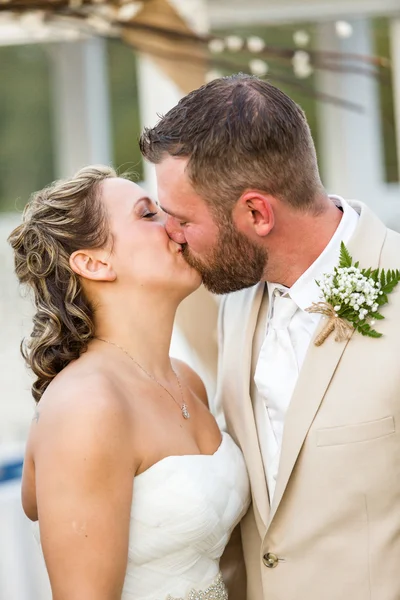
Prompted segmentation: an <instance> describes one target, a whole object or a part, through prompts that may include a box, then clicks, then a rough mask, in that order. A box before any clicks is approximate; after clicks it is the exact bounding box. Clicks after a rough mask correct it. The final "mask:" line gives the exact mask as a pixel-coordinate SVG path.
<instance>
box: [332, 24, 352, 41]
mask: <svg viewBox="0 0 400 600" xmlns="http://www.w3.org/2000/svg"><path fill="white" fill-rule="evenodd" d="M335 30H336V35H337V36H338V37H340V38H344V39H346V38H349V37H351V36H352V35H353V26H352V25H351V23H348V22H347V21H336V23H335Z"/></svg>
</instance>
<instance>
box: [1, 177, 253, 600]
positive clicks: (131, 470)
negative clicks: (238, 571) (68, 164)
mask: <svg viewBox="0 0 400 600" xmlns="http://www.w3.org/2000/svg"><path fill="white" fill-rule="evenodd" d="M9 241H10V243H11V245H12V248H13V250H14V255H15V268H16V273H17V276H18V278H19V281H20V282H21V283H23V284H26V285H27V286H28V287H29V288H30V289H31V290H32V292H33V296H34V300H35V306H36V313H35V315H34V326H33V331H32V335H31V338H30V339H29V340H28V342H27V344H26V345H25V349H24V356H25V358H26V361H27V363H28V365H29V366H30V368H31V369H32V371H33V373H34V375H35V381H34V383H33V388H32V391H33V396H34V399H35V401H36V402H37V410H36V414H35V417H34V419H33V422H32V426H31V431H30V434H29V440H28V443H27V448H26V456H25V465H24V473H23V482H22V501H23V507H24V510H25V513H26V514H27V516H28V517H29V518H30V519H31V520H32V521H35V522H37V523H38V528H37V531H36V533H37V535H38V537H39V530H40V542H41V546H42V550H43V554H44V558H45V561H46V566H47V570H48V573H49V578H50V583H51V588H52V593H53V600H75V599H76V598H85V600H120V599H122V600H183V599H185V600H196V599H201V600H209V599H210V600H211V599H213V600H222V599H226V598H227V591H226V587H225V585H224V582H223V580H222V576H221V574H220V570H219V559H220V557H221V555H222V553H223V551H224V548H225V546H226V544H227V542H228V540H229V537H230V534H231V532H232V530H233V528H234V527H235V525H236V524H237V523H238V521H239V520H240V519H241V517H242V516H243V515H244V513H245V512H246V510H247V507H248V503H249V484H248V479H247V473H246V468H245V465H244V461H243V457H242V455H241V453H240V451H239V449H238V448H237V446H236V445H235V444H234V442H233V441H232V439H231V438H230V437H229V436H228V435H227V434H225V433H222V434H221V432H220V430H219V429H218V426H217V424H216V422H215V420H214V418H213V416H212V415H211V413H210V412H209V410H208V406H207V397H206V392H205V389H204V386H203V384H202V382H201V380H200V379H199V377H198V376H197V375H196V373H194V372H193V371H192V369H190V368H189V367H188V366H187V365H186V364H184V363H183V362H181V361H178V360H174V359H171V358H170V357H169V346H170V341H171V334H172V328H173V322H174V316H175V312H176V309H177V307H178V305H179V303H180V302H181V301H182V300H183V299H184V298H185V297H186V296H188V295H189V294H190V293H192V292H193V291H194V290H196V288H198V286H199V285H200V283H201V281H200V276H199V274H198V273H197V271H195V270H193V269H192V268H191V267H190V266H189V265H188V264H187V263H186V261H185V260H184V258H183V256H182V253H181V247H180V245H179V244H177V243H175V242H174V241H172V240H171V239H170V238H169V237H168V235H167V234H166V231H165V229H164V226H163V215H162V214H161V213H160V211H159V209H158V207H157V205H156V204H155V203H154V202H153V201H152V200H151V199H149V198H148V197H147V196H146V194H145V192H144V191H143V190H142V189H141V188H140V187H139V186H137V185H136V184H134V183H132V182H131V181H128V180H126V179H123V178H119V177H117V175H116V173H115V172H114V171H113V170H112V169H110V168H108V167H102V166H91V167H87V168H84V169H82V170H81V171H79V172H78V173H77V174H76V176H75V177H74V178H72V179H70V180H66V181H62V182H56V183H55V184H53V185H51V186H50V187H47V188H45V189H44V190H42V191H40V192H37V193H36V194H34V195H33V197H32V199H31V201H30V202H29V204H28V206H27V207H26V210H25V212H24V216H23V222H22V224H21V225H19V226H18V227H17V228H16V229H15V230H14V231H13V232H12V233H11V235H10V238H9ZM194 318H195V316H194Z"/></svg>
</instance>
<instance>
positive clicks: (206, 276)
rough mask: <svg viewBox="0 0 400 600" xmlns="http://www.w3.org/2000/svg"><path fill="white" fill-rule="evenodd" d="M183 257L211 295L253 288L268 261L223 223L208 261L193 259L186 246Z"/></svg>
mask: <svg viewBox="0 0 400 600" xmlns="http://www.w3.org/2000/svg"><path fill="white" fill-rule="evenodd" d="M183 256H184V257H185V259H186V261H187V262H188V263H189V265H190V266H191V267H193V268H194V269H197V271H199V272H200V273H201V275H202V277H203V283H204V285H205V287H206V288H207V289H208V290H209V291H210V292H212V293H213V294H228V293H229V292H236V291H237V290H242V289H243V288H248V287H251V286H253V285H255V284H256V283H258V282H259V281H261V279H262V277H263V273H264V271H265V267H266V264H267V260H268V254H267V251H266V250H265V249H264V248H260V247H259V246H257V245H256V244H254V243H253V242H251V241H250V240H249V239H248V238H247V237H246V236H245V235H243V234H242V233H240V232H239V231H238V230H237V229H236V228H235V227H234V226H233V225H232V223H230V222H226V221H225V222H224V223H223V224H221V227H220V235H219V238H218V241H217V245H216V247H215V248H214V250H213V251H212V253H211V255H210V257H208V258H204V259H201V258H199V257H196V256H193V255H192V253H191V251H190V248H189V246H188V245H187V244H186V245H185V246H183Z"/></svg>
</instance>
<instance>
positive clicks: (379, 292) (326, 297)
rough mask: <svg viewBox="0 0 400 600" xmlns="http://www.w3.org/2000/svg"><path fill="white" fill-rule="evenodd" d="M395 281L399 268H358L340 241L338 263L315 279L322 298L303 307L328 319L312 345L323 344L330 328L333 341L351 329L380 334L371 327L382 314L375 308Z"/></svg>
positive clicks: (374, 335) (386, 300)
mask: <svg viewBox="0 0 400 600" xmlns="http://www.w3.org/2000/svg"><path fill="white" fill-rule="evenodd" d="M399 281H400V271H399V270H396V271H394V270H391V269H389V270H388V271H385V270H384V269H371V268H369V269H360V267H359V263H358V262H357V263H355V264H354V265H353V259H352V257H351V256H350V253H349V251H348V250H347V248H346V246H345V245H344V243H343V242H342V243H341V247H340V261H339V266H337V267H335V268H334V270H333V273H326V274H324V275H323V276H322V279H321V280H319V281H317V282H316V283H317V285H318V286H319V288H320V290H321V298H322V301H321V302H317V303H315V302H313V304H312V305H311V306H310V307H309V308H307V309H306V310H307V311H308V312H310V313H320V314H323V315H324V316H325V317H328V319H329V320H328V322H327V324H326V325H325V327H324V328H323V330H322V331H321V333H320V334H319V335H318V336H317V337H316V339H315V341H314V343H315V345H316V346H320V345H321V344H323V342H324V341H325V340H326V338H327V337H328V336H329V335H330V334H331V333H332V332H333V331H334V332H335V340H336V341H337V342H341V341H343V340H346V339H348V338H349V337H350V335H351V334H352V332H353V331H354V329H355V330H356V331H358V332H359V333H361V334H362V335H367V336H369V337H374V338H379V337H381V336H382V334H381V333H379V332H378V331H375V329H373V327H374V325H375V322H376V321H378V320H381V319H384V318H385V317H384V316H383V315H382V314H381V313H380V312H379V309H380V307H381V306H383V305H384V304H386V303H387V302H389V299H388V294H390V293H391V292H392V291H393V289H394V288H395V287H396V285H397V284H398V283H399Z"/></svg>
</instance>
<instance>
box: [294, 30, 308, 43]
mask: <svg viewBox="0 0 400 600" xmlns="http://www.w3.org/2000/svg"><path fill="white" fill-rule="evenodd" d="M293 41H294V43H295V44H296V46H299V47H300V48H305V47H306V46H308V44H309V43H310V34H309V33H308V32H307V31H304V29H299V30H298V31H295V32H294V34H293Z"/></svg>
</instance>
